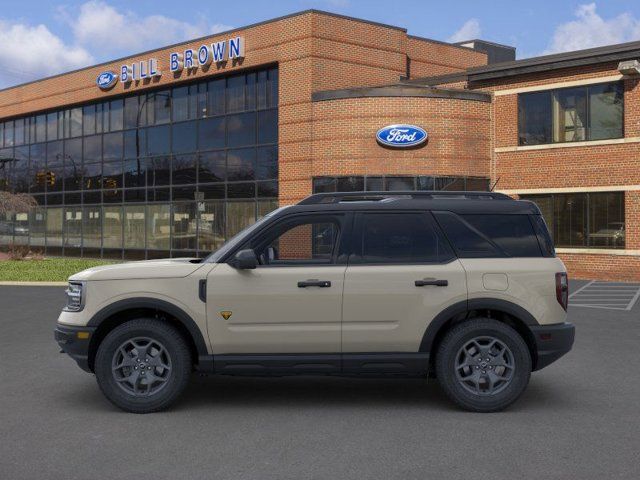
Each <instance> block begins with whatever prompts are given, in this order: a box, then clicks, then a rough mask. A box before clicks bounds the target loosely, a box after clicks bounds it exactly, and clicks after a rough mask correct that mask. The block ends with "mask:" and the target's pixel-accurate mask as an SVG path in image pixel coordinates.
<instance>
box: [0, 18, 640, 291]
mask: <svg viewBox="0 0 640 480" xmlns="http://www.w3.org/2000/svg"><path fill="white" fill-rule="evenodd" d="M636 58H640V42H638V43H634V44H625V45H617V46H611V47H603V48H599V49H594V50H585V51H580V52H571V53H568V54H560V55H553V56H548V57H537V58H533V59H527V60H521V61H515V60H514V59H515V50H514V49H513V48H511V47H507V46H502V45H497V44H492V43H490V42H485V41H482V40H470V41H469V42H464V43H462V44H455V45H454V44H448V43H444V42H440V41H436V40H431V39H426V38H420V37H415V36H411V35H408V34H407V32H406V30H404V29H402V28H397V27H393V26H389V25H382V24H377V23H372V22H367V21H363V20H358V19H354V18H347V17H343V16H339V15H334V14H329V13H325V12H319V11H315V10H309V11H304V12H301V13H297V14H293V15H289V16H287V17H281V18H278V19H274V20H270V21H267V22H263V23H260V24H255V25H251V26H247V27H244V28H240V29H236V30H233V31H229V32H224V33H220V34H216V35H212V36H210V37H206V38H200V39H197V40H193V41H190V42H186V43H184V44H180V45H173V46H170V47H163V48H159V49H157V50H153V51H149V52H144V53H141V54H139V55H135V56H132V57H128V58H123V59H119V60H114V61H112V62H108V63H105V64H101V65H97V66H94V67H89V68H85V69H81V70H77V71H74V72H69V73H65V74H62V75H57V76H55V77H50V78H46V79H43V80H39V81H36V82H31V83H27V84H23V85H18V86H15V87H11V88H8V89H5V90H2V91H0V188H3V189H9V190H12V191H17V192H24V193H28V194H30V195H32V196H33V197H34V198H35V199H36V200H37V202H38V205H39V206H38V207H37V208H36V209H34V210H33V211H32V212H30V213H29V214H17V215H16V214H14V215H8V216H6V218H0V245H9V244H11V243H14V244H21V243H22V244H30V245H33V246H34V247H35V248H39V249H42V250H45V251H46V252H47V253H48V254H51V255H73V256H77V255H83V256H92V257H96V256H98V257H100V256H102V257H108V258H125V259H138V258H157V257H163V256H169V255H171V256H189V255H202V254H205V253H206V252H208V251H210V250H211V249H214V248H216V247H217V246H219V245H220V243H221V242H223V241H224V239H225V238H228V237H229V236H231V235H233V234H234V233H236V232H237V231H238V230H239V229H241V228H242V227H244V226H246V225H248V224H250V223H252V222H253V221H255V219H256V218H258V217H260V216H261V215H264V214H265V213H266V212H268V211H270V210H272V209H273V208H275V207H276V206H277V205H278V204H279V205H286V204H290V203H294V202H296V201H298V200H300V199H302V198H304V197H305V196H307V195H309V194H311V193H312V192H320V191H341V190H414V189H421V190H433V189H436V190H487V189H489V188H490V186H493V185H494V184H495V189H496V190H498V191H505V192H507V193H509V194H512V195H514V196H520V197H523V198H528V199H531V200H533V201H536V202H537V203H538V204H539V205H540V208H541V209H542V211H543V214H544V215H545V218H546V219H547V222H548V224H549V225H550V229H551V230H552V233H553V235H554V238H555V241H556V244H557V245H558V252H559V253H560V255H561V256H562V258H563V259H564V260H565V261H566V263H567V265H568V266H569V269H570V272H571V273H572V274H573V275H574V276H582V277H598V278H621V279H640V273H638V272H639V271H640V269H638V268H637V267H638V266H639V265H640V245H639V243H640V235H639V234H640V231H639V230H640V215H639V211H640V210H639V209H640V180H639V179H638V176H639V175H640V173H638V172H640V170H639V169H638V166H640V165H639V164H640V155H639V154H640V114H639V113H637V112H638V109H637V104H638V102H639V98H640V88H639V87H638V78H640V76H638V75H637V74H634V71H633V69H632V68H631V69H630V70H629V69H627V70H623V71H622V72H621V71H620V70H618V64H619V63H620V62H621V61H627V60H633V59H636ZM395 124H408V125H412V126H417V127H420V128H422V129H424V130H425V131H426V132H427V136H428V141H426V142H424V143H422V144H421V145H419V146H417V147H415V148H393V146H391V147H390V146H388V145H383V144H382V143H381V142H379V141H377V140H376V133H377V132H378V131H379V130H380V129H381V128H383V127H385V126H388V125H395Z"/></svg>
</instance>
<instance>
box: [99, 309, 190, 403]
mask: <svg viewBox="0 0 640 480" xmlns="http://www.w3.org/2000/svg"><path fill="white" fill-rule="evenodd" d="M136 337H149V338H151V339H153V340H156V341H158V342H159V343H161V344H162V345H163V346H164V347H165V349H166V350H167V352H168V354H169V356H170V357H171V371H170V373H169V379H168V380H167V384H166V385H165V386H164V387H163V388H162V389H161V390H160V391H158V392H157V393H155V394H152V395H150V396H143V397H135V396H133V395H129V394H127V393H126V392H125V391H124V390H123V389H122V388H121V387H120V386H119V385H118V382H116V380H115V378H114V376H113V374H112V371H111V368H112V366H111V365H112V361H113V355H114V354H115V352H116V350H117V349H118V348H119V347H120V346H121V345H122V344H123V343H125V342H126V341H127V340H130V339H133V338H136ZM190 372H191V363H190V354H189V351H188V348H187V346H186V343H185V342H184V340H183V339H182V338H181V336H180V334H179V333H178V332H177V331H176V330H175V329H174V328H173V327H171V326H170V325H167V324H165V323H163V322H161V321H159V320H150V319H139V320H132V321H130V322H127V323H124V324H122V325H120V326H118V327H116V328H115V329H114V330H113V331H112V332H110V333H109V334H108V335H107V336H106V337H105V338H104V340H103V341H102V342H101V344H100V346H99V347H98V352H97V354H96V359H95V374H96V379H97V381H98V385H99V386H100V389H101V390H102V392H103V393H104V395H105V396H106V397H107V399H108V400H109V401H111V402H112V403H113V404H114V405H116V406H117V407H119V408H121V409H123V410H125V411H129V412H134V413H148V412H152V411H157V410H161V409H163V408H166V407H167V406H169V405H170V404H171V403H173V402H174V401H175V399H176V398H177V397H178V396H179V395H180V393H181V392H182V390H183V389H184V388H185V386H186V384H187V382H188V379H189V376H190V375H189V374H190Z"/></svg>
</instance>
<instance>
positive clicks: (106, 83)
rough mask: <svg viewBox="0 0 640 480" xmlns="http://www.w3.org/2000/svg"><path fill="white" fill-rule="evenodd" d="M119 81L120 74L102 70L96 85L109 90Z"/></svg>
mask: <svg viewBox="0 0 640 480" xmlns="http://www.w3.org/2000/svg"><path fill="white" fill-rule="evenodd" d="M117 81H118V76H117V75H116V74H115V73H113V72H102V73H101V74H100V75H98V78H97V79H96V85H98V87H99V88H100V89H101V90H109V89H110V88H111V87H113V86H114V85H115V84H116V82H117Z"/></svg>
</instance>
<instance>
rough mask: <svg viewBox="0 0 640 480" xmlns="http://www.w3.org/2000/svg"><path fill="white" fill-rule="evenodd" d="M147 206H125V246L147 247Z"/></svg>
mask: <svg viewBox="0 0 640 480" xmlns="http://www.w3.org/2000/svg"><path fill="white" fill-rule="evenodd" d="M144 228H145V206H144V205H125V207H124V248H145V238H144Z"/></svg>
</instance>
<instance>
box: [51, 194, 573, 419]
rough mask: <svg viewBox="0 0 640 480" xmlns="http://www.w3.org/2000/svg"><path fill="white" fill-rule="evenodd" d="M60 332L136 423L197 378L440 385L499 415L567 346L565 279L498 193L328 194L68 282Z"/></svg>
mask: <svg viewBox="0 0 640 480" xmlns="http://www.w3.org/2000/svg"><path fill="white" fill-rule="evenodd" d="M67 297H68V299H67V305H66V307H65V308H64V310H63V312H62V313H61V314H60V317H59V318H58V324H57V327H56V330H55V338H56V340H57V342H58V344H59V345H60V346H61V348H62V350H63V351H64V352H66V353H67V354H69V355H70V356H71V357H72V358H73V359H74V360H75V361H76V362H77V363H78V365H79V366H80V367H81V368H82V369H84V370H86V371H88V372H93V373H95V376H96V378H97V381H98V385H99V386H100V388H101V390H102V392H103V393H104V395H105V396H106V397H107V398H108V399H109V400H110V401H111V402H112V403H114V404H115V405H116V406H118V407H120V408H121V409H123V410H126V411H129V412H137V413H146V412H153V411H157V410H161V409H163V408H165V407H168V406H169V405H171V404H172V403H173V402H174V401H175V400H176V399H177V398H178V396H179V395H180V393H181V392H182V391H183V390H184V388H185V387H186V385H187V382H188V381H189V377H190V374H191V373H192V371H194V370H195V371H198V372H204V373H212V374H221V375H344V376H398V377H400V376H413V377H427V376H435V377H437V379H438V380H439V382H440V384H441V386H442V388H443V389H444V391H445V392H446V394H447V395H448V396H449V397H450V398H451V399H452V400H453V401H454V402H455V403H457V404H458V405H459V406H461V407H463V408H465V409H468V410H473V411H482V412H489V411H496V410H500V409H503V408H505V407H506V406H508V405H509V404H511V403H512V402H514V401H515V400H516V399H517V398H518V397H519V396H520V395H521V394H522V393H523V391H524V390H525V388H526V386H527V383H528V381H529V376H530V374H531V372H532V371H534V370H539V369H541V368H543V367H546V366H547V365H549V364H550V363H551V362H553V361H555V360H557V359H558V358H559V357H561V356H562V355H563V354H565V353H566V352H568V351H569V350H570V349H571V346H572V344H573V339H574V327H573V325H571V324H569V323H566V321H565V320H566V310H567V299H568V285H567V274H566V270H565V267H564V265H563V263H562V262H561V261H560V260H559V259H558V258H556V256H555V252H554V248H553V244H552V241H551V238H550V236H549V233H548V231H547V228H546V226H545V223H544V221H543V219H542V216H541V215H540V211H539V210H538V208H537V207H536V205H535V204H533V203H531V202H527V201H516V200H513V199H511V198H510V197H508V196H506V195H502V194H497V193H486V192H359V193H358V192H356V193H345V194H317V195H312V196H311V197H308V198H306V199H305V200H303V201H302V202H300V203H299V204H297V205H294V206H288V207H283V208H280V209H278V210H275V211H274V212H272V213H270V214H269V215H267V216H266V217H264V218H262V219H261V220H259V221H258V222H257V223H255V224H254V225H252V226H250V227H248V228H247V229H245V230H244V231H242V232H241V233H239V234H238V235H236V236H235V237H233V238H231V239H230V240H229V241H228V242H227V243H226V244H225V245H223V246H222V247H221V248H220V249H219V250H217V251H215V252H213V253H212V254H211V255H209V256H208V257H206V258H204V259H191V258H186V259H180V258H176V259H171V260H154V261H142V262H131V263H125V264H120V265H109V266H103V267H97V268H91V269H88V270H85V271H83V272H80V273H78V274H75V275H73V276H72V277H71V278H70V279H69V287H68V290H67Z"/></svg>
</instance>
